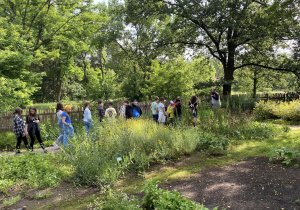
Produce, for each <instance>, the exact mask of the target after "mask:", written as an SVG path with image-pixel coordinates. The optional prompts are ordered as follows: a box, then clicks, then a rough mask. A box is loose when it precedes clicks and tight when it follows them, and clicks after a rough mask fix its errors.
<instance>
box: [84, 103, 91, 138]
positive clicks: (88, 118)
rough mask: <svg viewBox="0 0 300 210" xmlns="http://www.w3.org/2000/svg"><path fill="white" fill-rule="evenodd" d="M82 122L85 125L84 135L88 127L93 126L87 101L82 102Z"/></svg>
mask: <svg viewBox="0 0 300 210" xmlns="http://www.w3.org/2000/svg"><path fill="white" fill-rule="evenodd" d="M83 109H84V112H83V116H82V117H83V122H84V126H85V133H86V135H88V134H89V131H90V128H92V126H93V119H92V113H91V110H90V103H89V102H84V104H83Z"/></svg>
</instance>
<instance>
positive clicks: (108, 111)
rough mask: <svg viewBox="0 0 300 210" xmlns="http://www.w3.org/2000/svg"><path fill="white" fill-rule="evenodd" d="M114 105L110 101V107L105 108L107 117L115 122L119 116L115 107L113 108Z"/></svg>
mask: <svg viewBox="0 0 300 210" xmlns="http://www.w3.org/2000/svg"><path fill="white" fill-rule="evenodd" d="M113 105H114V103H113V102H109V103H108V108H107V109H106V110H105V117H106V118H108V119H109V121H110V122H113V121H114V120H115V119H116V116H117V112H116V110H115V108H113Z"/></svg>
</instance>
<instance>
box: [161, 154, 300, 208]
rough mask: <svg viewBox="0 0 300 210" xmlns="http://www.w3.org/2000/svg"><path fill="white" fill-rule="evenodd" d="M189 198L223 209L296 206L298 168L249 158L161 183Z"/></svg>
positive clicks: (299, 188)
mask: <svg viewBox="0 0 300 210" xmlns="http://www.w3.org/2000/svg"><path fill="white" fill-rule="evenodd" d="M161 187H162V188H164V189H168V190H170V191H172V190H174V189H177V190H178V191H179V192H181V193H183V194H184V195H185V196H187V197H188V198H189V199H191V200H195V201H197V202H199V203H204V205H205V206H206V207H208V208H213V207H215V206H219V207H224V208H226V209H237V210H242V209H249V210H253V209H272V210H276V209H280V210H283V209H286V210H287V209H288V210H296V209H300V169H299V168H291V167H286V166H282V165H280V164H273V163H270V162H269V161H268V158H266V157H255V158H249V159H247V160H245V161H242V162H239V163H238V164H234V165H230V166H227V167H224V168H219V167H218V168H209V169H205V170H203V171H201V172H200V173H199V174H197V176H196V177H194V178H191V179H188V180H184V181H178V182H176V181H174V182H170V183H167V184H166V183H165V184H162V186H161Z"/></svg>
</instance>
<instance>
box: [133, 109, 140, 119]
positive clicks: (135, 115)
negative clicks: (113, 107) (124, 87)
mask: <svg viewBox="0 0 300 210" xmlns="http://www.w3.org/2000/svg"><path fill="white" fill-rule="evenodd" d="M132 116H133V117H134V118H137V117H139V116H140V113H139V111H138V108H137V107H134V108H133V110H132Z"/></svg>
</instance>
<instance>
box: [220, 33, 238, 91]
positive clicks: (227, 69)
mask: <svg viewBox="0 0 300 210" xmlns="http://www.w3.org/2000/svg"><path fill="white" fill-rule="evenodd" d="M231 39H232V30H229V31H228V34H227V40H228V57H227V63H226V62H224V63H223V68H224V79H225V84H224V85H223V95H224V96H227V95H231V86H232V81H233V80H234V77H233V72H234V64H235V62H234V56H235V48H236V46H235V44H234V43H233V42H232V41H231Z"/></svg>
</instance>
